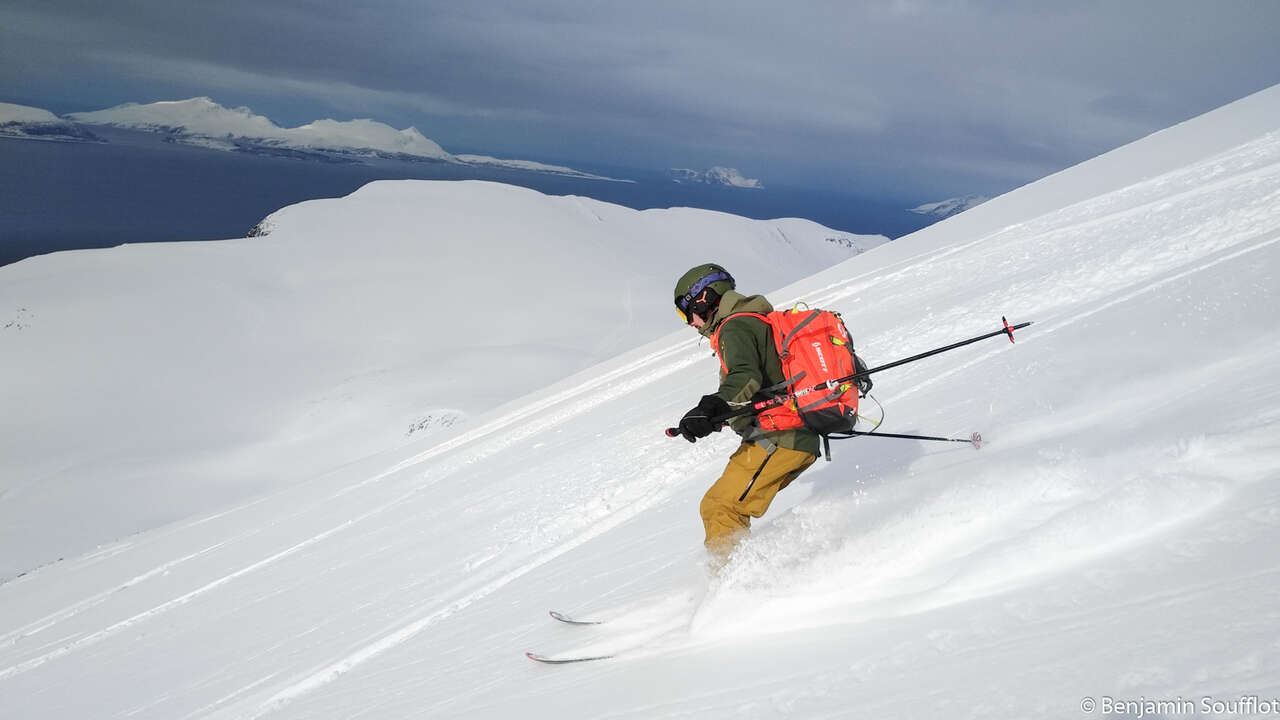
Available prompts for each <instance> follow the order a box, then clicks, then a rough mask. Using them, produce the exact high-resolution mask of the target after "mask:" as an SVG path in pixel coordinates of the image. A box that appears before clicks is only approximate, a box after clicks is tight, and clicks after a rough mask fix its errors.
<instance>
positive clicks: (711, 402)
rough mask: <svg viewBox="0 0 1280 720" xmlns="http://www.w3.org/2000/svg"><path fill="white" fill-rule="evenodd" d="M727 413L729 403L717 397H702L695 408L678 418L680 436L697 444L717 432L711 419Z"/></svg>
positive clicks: (717, 428)
mask: <svg viewBox="0 0 1280 720" xmlns="http://www.w3.org/2000/svg"><path fill="white" fill-rule="evenodd" d="M728 413H729V403H727V402H725V401H724V400H721V399H720V396H719V395H704V396H702V399H701V400H699V401H698V405H697V407H695V408H693V409H692V410H690V411H689V412H687V413H685V414H684V417H682V418H680V428H679V429H680V436H681V437H683V438H684V439H685V440H688V441H689V442H697V441H698V438H704V437H706V436H708V435H710V434H711V433H713V432H715V431H717V430H719V429H720V428H719V427H717V426H716V424H715V423H713V422H711V418H714V417H718V416H721V415H727V414H728Z"/></svg>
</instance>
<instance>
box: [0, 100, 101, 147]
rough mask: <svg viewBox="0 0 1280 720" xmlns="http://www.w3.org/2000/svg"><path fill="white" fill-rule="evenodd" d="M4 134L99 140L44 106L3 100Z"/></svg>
mask: <svg viewBox="0 0 1280 720" xmlns="http://www.w3.org/2000/svg"><path fill="white" fill-rule="evenodd" d="M0 137H9V138H21V139H25V140H51V141H60V142H97V141H98V140H99V138H98V137H97V136H95V135H94V134H93V133H91V132H89V131H88V130H86V129H84V128H82V127H80V126H79V125H77V124H75V123H73V122H70V121H68V120H64V119H62V118H60V117H58V116H57V115H54V114H53V113H51V112H49V111H48V110H44V109H42V108H35V107H30V106H27V105H15V104H13V103H5V102H0Z"/></svg>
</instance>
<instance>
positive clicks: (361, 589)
mask: <svg viewBox="0 0 1280 720" xmlns="http://www.w3.org/2000/svg"><path fill="white" fill-rule="evenodd" d="M1278 122H1280V88H1272V89H1271V90H1268V91H1265V92H1263V93H1260V94H1258V95H1255V96H1252V97H1250V98H1246V99H1245V100H1242V101H1240V102H1237V103H1234V104H1232V105H1229V106H1227V107H1225V108H1223V109H1221V110H1219V111H1215V112H1213V113H1210V114H1208V115H1206V116H1203V117H1201V118H1198V119H1196V120H1193V121H1190V122H1188V123H1184V124H1183V125H1180V126H1177V127H1175V128H1172V129H1170V130H1167V131H1164V132H1162V133H1157V134H1156V135H1154V136H1151V137H1149V138H1147V139H1145V140H1142V141H1140V142H1137V143H1135V144H1133V145H1130V146H1127V147H1125V148H1121V149H1119V150H1117V151H1114V152H1112V153H1109V154H1107V155H1105V156H1102V157H1100V158H1098V159H1096V160H1094V161H1091V162H1088V163H1085V164H1083V165H1081V166H1078V167H1076V168H1073V169H1071V170H1069V171H1066V172H1064V173H1061V174H1059V175H1055V176H1052V177H1050V178H1046V179H1045V180H1042V181H1040V182H1038V183H1035V184H1032V185H1030V186H1028V187H1026V188H1023V189H1021V190H1018V191H1016V192H1013V193H1010V194H1009V195H1006V196H1003V197H1001V198H997V199H994V200H992V201H990V202H988V203H986V204H984V205H982V206H981V207H978V208H975V209H973V210H971V211H969V212H967V213H964V214H963V215H960V216H957V217H956V218H954V219H952V220H948V221H945V222H943V223H940V224H938V225H935V226H933V227H931V228H929V229H926V230H924V231H921V232H919V233H916V234H914V235H912V236H909V237H906V238H903V239H900V240H897V241H895V242H894V243H891V244H889V245H885V246H882V247H880V248H877V249H876V250H874V251H871V252H868V253H866V254H864V255H862V256H859V257H857V258H854V259H852V260H849V261H847V262H844V263H842V264H840V265H838V266H836V267H834V268H832V269H830V270H827V271H824V272H822V273H820V274H818V275H815V276H813V277H810V278H808V279H806V280H804V281H802V282H799V283H796V284H793V285H790V286H788V287H786V288H783V289H780V290H779V289H774V288H759V289H762V290H769V291H771V292H770V295H771V297H772V298H773V299H774V300H775V302H776V303H777V304H783V303H786V302H789V301H791V300H795V299H803V300H805V301H807V302H809V303H811V304H814V305H818V306H822V307H830V308H835V309H837V310H839V311H841V312H842V313H843V314H844V316H845V317H846V319H847V320H848V321H849V323H850V324H851V326H852V328H853V330H854V333H855V337H856V340H857V344H858V347H859V348H860V349H861V350H862V351H863V352H864V354H865V355H866V356H867V357H868V359H869V360H870V361H871V362H872V364H879V363H884V362H887V361H889V360H892V359H895V358H898V357H902V356H905V355H909V354H913V353H916V352H919V351H922V350H925V349H928V348H931V347H934V346H938V345H942V344H946V343H948V342H951V341H953V340H958V339H962V338H964V337H968V336H971V335H976V334H979V333H982V332H985V331H989V330H992V329H995V327H997V326H998V325H999V318H1000V316H1001V315H1002V314H1004V315H1007V316H1008V317H1009V319H1010V321H1011V322H1017V321H1024V320H1034V321H1035V325H1033V326H1032V327H1031V328H1028V329H1027V330H1025V331H1023V332H1022V333H1021V334H1020V337H1019V339H1018V342H1017V344H1015V345H1010V344H1009V343H1008V342H1007V341H1005V340H1002V339H996V340H989V341H986V342H984V343H982V344H977V345H972V346H969V347H966V348H963V349H960V350H956V351H954V352H953V353H949V354H946V355H943V356H940V357H937V358H933V359H930V360H927V361H921V362H919V363H915V364H911V365H907V366H904V367H901V368H898V369H894V370H890V371H886V372H884V373H882V374H881V375H880V376H879V377H878V378H877V382H876V388H875V392H874V394H875V395H876V396H877V397H878V398H879V399H880V401H881V402H883V404H884V405H885V407H886V408H887V418H886V421H885V424H884V429H885V430H886V431H896V432H913V431H918V432H926V433H930V434H949V435H967V434H968V433H969V432H970V431H973V430H980V431H982V432H983V434H984V435H985V436H986V438H987V440H988V444H987V445H986V446H985V447H984V448H983V449H981V450H978V451H975V450H973V449H972V448H970V447H968V446H966V445H963V444H940V443H939V444H932V445H928V444H924V443H919V442H915V441H900V440H891V439H859V440H852V441H848V442H844V443H840V444H838V445H837V447H836V448H835V460H834V462H832V463H829V464H828V463H820V464H819V465H818V466H817V467H815V469H814V470H813V471H811V472H809V473H808V474H806V475H805V476H804V477H803V478H802V479H801V481H799V482H798V483H797V484H796V485H794V486H792V487H791V488H788V489H787V490H786V491H785V492H783V493H782V494H781V495H780V496H779V500H778V502H777V503H776V504H775V506H774V508H773V510H772V511H771V512H770V515H769V516H768V517H767V518H766V519H765V520H764V521H761V522H758V523H757V524H756V527H755V531H754V534H753V536H752V537H751V539H750V540H749V541H748V542H747V543H746V544H745V545H743V546H742V548H741V550H740V552H739V553H738V554H737V555H736V556H735V557H734V558H733V560H732V561H731V562H730V564H729V565H728V566H727V567H726V568H725V570H724V572H723V574H722V575H721V576H719V577H718V578H717V579H716V580H714V581H711V582H708V581H707V580H706V579H704V576H703V574H702V571H701V569H700V568H699V558H700V555H699V552H700V548H699V547H698V546H699V543H700V541H701V527H700V523H699V521H698V517H697V505H698V501H699V498H700V496H701V494H702V493H703V491H704V490H705V488H706V487H707V485H708V484H710V482H711V481H712V480H713V479H714V478H715V477H716V476H717V474H718V473H719V471H720V469H721V468H722V466H723V464H724V460H725V457H726V456H727V455H728V453H729V452H730V451H731V450H732V448H733V447H734V441H733V440H732V439H731V438H729V437H724V436H713V437H712V438H711V439H709V440H707V441H703V442H699V443H698V444H696V445H693V446H690V445H688V444H687V443H685V442H683V441H682V440H670V439H667V438H666V437H664V436H663V434H662V428H663V427H664V426H666V425H668V424H670V423H672V422H673V421H674V420H675V419H677V418H678V417H679V415H680V413H681V412H683V411H684V410H685V409H686V408H687V407H688V406H690V405H691V404H692V403H693V402H695V401H696V399H697V397H698V396H699V395H701V394H703V393H705V392H708V391H709V390H710V389H711V388H712V387H713V386H714V374H715V370H716V363H715V360H714V359H713V358H712V357H710V355H709V351H708V349H707V347H706V345H705V344H699V343H698V341H697V339H696V338H694V337H692V336H691V334H690V333H688V331H687V330H686V331H684V332H682V333H676V334H672V335H670V336H668V337H666V338H664V339H661V340H659V341H656V342H653V343H650V344H648V345H645V346H643V347H639V348H636V349H635V350H633V351H631V352H629V353H626V354H624V355H622V356H620V357H617V358H615V359H613V360H610V361H608V362H605V363H604V364H601V365H599V366H596V367H594V368H592V369H589V370H587V371H584V372H582V373H580V374H579V375H577V376H575V377H573V378H572V379H570V380H567V381H564V382H561V383H559V384H556V385H552V386H549V387H547V388H545V389H543V390H540V391H538V392H535V393H533V394H531V395H528V396H526V397H524V398H522V399H521V400H519V401H516V402H513V403H511V404H508V405H506V406H504V407H502V408H499V409H496V410H494V411H492V412H490V413H488V414H486V415H484V416H483V417H481V418H478V419H477V421H476V422H474V423H471V424H469V425H468V426H466V427H465V428H460V429H457V430H456V431H453V432H452V433H450V434H447V435H437V436H431V437H430V438H428V440H427V441H424V442H422V443H421V444H420V445H416V446H412V447H398V448H394V449H391V450H388V451H386V452H384V453H381V454H375V455H372V456H369V457H366V458H364V459H362V460H360V461H357V462H353V463H350V464H347V465H345V466H342V467H336V468H332V469H331V470H329V471H328V472H324V473H319V472H317V473H314V474H313V475H312V476H311V478H310V479H309V480H308V481H306V482H302V483H297V484H293V485H291V486H289V487H287V488H284V489H281V490H279V491H277V492H275V493H272V494H265V495H262V496H259V497H257V498H255V499H253V500H252V501H249V502H246V503H244V504H242V505H240V506H239V507H235V508H231V509H228V510H225V511H222V512H217V513H207V514H205V515H202V516H199V517H195V518H193V519H190V520H186V521H182V522H177V523H174V524H171V525H169V526H166V527H164V528H161V529H158V530H154V531H151V532H147V533H144V534H140V535H138V536H135V537H133V538H130V539H129V540H127V541H123V542H119V543H115V544H111V545H107V546H104V547H102V548H100V549H99V550H98V551H96V552H94V553H91V554H88V555H85V556H82V557H78V558H75V559H70V560H67V561H66V562H62V563H58V564H55V565H51V566H48V567H46V568H44V569H42V570H40V571H38V572H33V573H30V574H28V575H26V576H24V577H21V578H19V579H16V580H13V581H11V582H9V583H7V584H5V585H3V586H0V617H2V618H3V628H2V629H0V715H3V716H4V717H15V718H17V717H21V718H28V717H40V718H83V717H95V718H117V717H133V718H262V717H268V718H357V717H358V718H406V717H415V718H416V717H422V718H512V717H528V718H553V717H554V718H570V717H572V718H587V717H590V718H678V717H679V718H685V717H696V718H757V717H760V718H767V717H803V718H820V717H923V718H993V717H1001V718H1021V717H1053V718H1073V717H1090V716H1102V715H1104V714H1107V715H1115V714H1116V713H1114V712H1107V711H1106V708H1111V710H1114V709H1115V707H1116V703H1118V702H1127V701H1138V700H1144V699H1145V700H1150V701H1157V700H1160V701H1163V700H1168V701H1177V700H1178V699H1182V700H1183V701H1185V702H1187V703H1191V704H1192V706H1193V707H1192V709H1193V710H1200V709H1202V707H1205V706H1202V705H1201V703H1202V702H1204V701H1205V700H1204V699H1205V698H1208V701H1209V702H1210V704H1209V705H1208V706H1207V707H1208V708H1209V709H1210V710H1212V709H1214V708H1215V707H1216V708H1219V709H1222V710H1223V712H1222V713H1219V714H1220V715H1222V716H1224V717H1225V716H1239V715H1242V714H1244V713H1241V712H1235V713H1234V714H1233V713H1232V712H1231V711H1230V709H1231V708H1234V709H1235V710H1236V711H1240V710H1242V709H1247V708H1248V707H1250V705H1248V703H1250V702H1251V701H1249V700H1248V699H1247V697H1248V696H1255V695H1256V696H1259V698H1260V699H1261V700H1262V701H1266V700H1267V699H1269V698H1272V697H1275V696H1277V695H1280V641H1277V637H1280V634H1278V633H1277V631H1278V630H1280V561H1278V560H1277V554H1276V548H1277V547H1280V487H1277V484H1276V481H1277V480H1280V381H1277V379H1276V377H1275V373H1276V362H1275V357H1276V353H1277V351H1280V321H1277V319H1276V314H1275V308H1276V306H1277V298H1276V294H1277V283H1276V279H1277V278H1276V273H1277V269H1278V268H1280V132H1278V129H1280V128H1277V123H1278ZM733 260H734V258H733V257H724V258H723V262H725V263H726V264H728V265H730V266H731V267H732V264H733ZM672 265H673V266H672V268H671V270H672V273H673V274H674V273H678V272H680V271H682V270H683V269H684V268H683V267H682V266H681V265H682V263H678V262H673V263H672ZM746 289H748V290H750V289H754V288H746ZM567 321H568V320H567V319H566V322H567ZM583 330H584V331H591V330H592V328H583ZM282 462H285V461H282ZM46 520H47V521H48V522H58V521H59V519H58V518H53V517H50V518H46ZM548 609H558V610H562V611H565V612H568V613H570V614H573V615H578V616H582V617H591V618H603V619H608V620H610V622H609V623H606V624H605V625H601V626H593V627H570V626H566V625H564V624H561V623H556V622H554V621H552V620H551V619H549V618H548V617H547V615H546V612H547V610H548ZM526 650H537V651H540V652H544V653H548V654H553V655H576V654H580V653H601V652H619V653H620V654H619V655H618V656H617V657H616V658H614V659H611V660H605V661H600V662H595V663H584V664H579V665H567V666H560V667H554V666H545V665H538V664H534V663H532V662H530V661H528V660H527V659H525V658H524V657H523V652H524V651H526ZM1242 698H1244V699H1243V701H1242ZM1215 702H1216V703H1223V704H1222V705H1218V706H1215V705H1212V703H1215ZM1090 703H1093V704H1092V705H1091V704H1090ZM1228 703H1235V704H1233V705H1228ZM1132 707H1133V708H1135V710H1134V712H1130V713H1129V716H1130V717H1137V716H1139V714H1140V713H1139V712H1138V711H1137V709H1136V708H1137V706H1132ZM1179 707H1181V708H1182V709H1184V710H1185V709H1186V706H1185V705H1184V706H1179ZM1252 707H1255V708H1256V707H1258V706H1257V705H1254V706H1252ZM1090 708H1092V712H1089V710H1090ZM1155 714H1156V713H1152V712H1147V713H1145V716H1148V717H1150V716H1153V715H1155ZM1164 714H1165V716H1166V717H1178V716H1190V715H1192V714H1194V713H1191V712H1185V713H1184V712H1181V711H1179V712H1177V713H1173V712H1165V713H1164ZM1255 714H1256V713H1255Z"/></svg>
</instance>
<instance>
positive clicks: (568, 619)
mask: <svg viewBox="0 0 1280 720" xmlns="http://www.w3.org/2000/svg"><path fill="white" fill-rule="evenodd" d="M550 614H551V617H553V618H555V619H556V620H559V621H560V622H562V623H565V624H567V625H603V624H604V621H603V620H577V619H575V618H571V617H569V616H568V615H565V614H564V613H561V612H556V611H555V610H552V611H551V613H550Z"/></svg>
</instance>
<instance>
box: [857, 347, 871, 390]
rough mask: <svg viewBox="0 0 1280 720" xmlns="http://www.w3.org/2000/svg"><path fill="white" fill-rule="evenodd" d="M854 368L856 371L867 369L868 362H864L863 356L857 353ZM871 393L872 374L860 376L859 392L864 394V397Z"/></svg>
mask: <svg viewBox="0 0 1280 720" xmlns="http://www.w3.org/2000/svg"><path fill="white" fill-rule="evenodd" d="M853 370H854V372H866V371H867V364H866V363H864V362H862V358H860V357H858V356H857V355H856V354H855V355H854V356H853ZM870 393H871V376H870V375H863V376H862V377H860V378H858V394H860V395H862V397H866V396H867V395H869V394H870Z"/></svg>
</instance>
